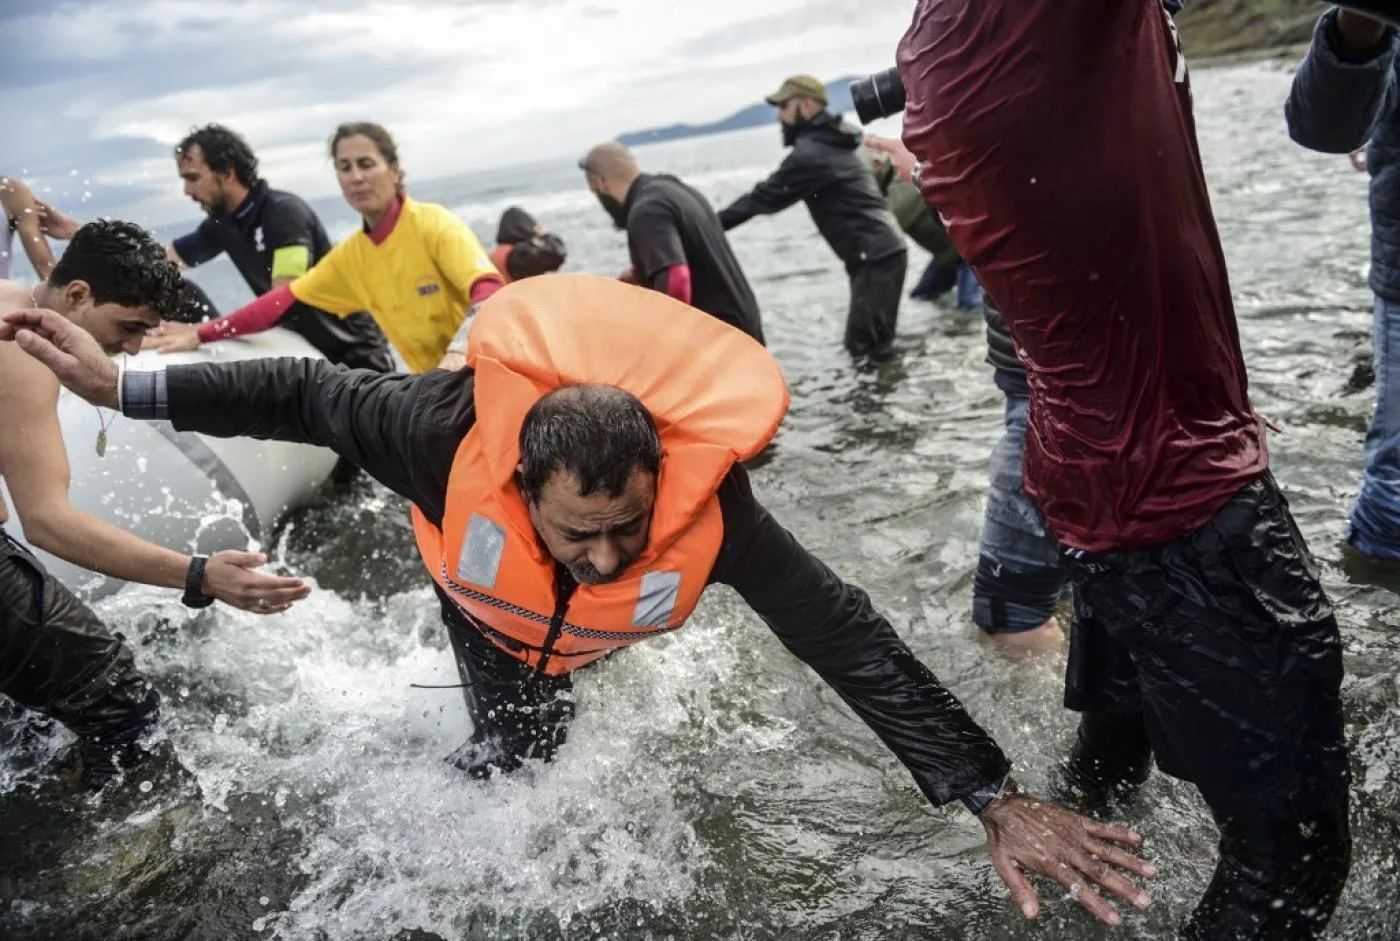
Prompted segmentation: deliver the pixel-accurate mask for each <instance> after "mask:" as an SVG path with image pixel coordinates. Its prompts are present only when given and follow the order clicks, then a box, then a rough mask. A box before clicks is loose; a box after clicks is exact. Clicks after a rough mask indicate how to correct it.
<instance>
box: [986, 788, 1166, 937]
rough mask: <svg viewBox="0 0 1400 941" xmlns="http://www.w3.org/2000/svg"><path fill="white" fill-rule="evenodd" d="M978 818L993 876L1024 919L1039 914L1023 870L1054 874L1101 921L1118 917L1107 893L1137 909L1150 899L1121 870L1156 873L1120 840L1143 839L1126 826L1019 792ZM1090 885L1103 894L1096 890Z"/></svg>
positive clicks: (995, 803)
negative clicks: (993, 872)
mask: <svg viewBox="0 0 1400 941" xmlns="http://www.w3.org/2000/svg"><path fill="white" fill-rule="evenodd" d="M977 819H978V820H980V821H981V822H982V826H983V827H984V828H986V831H987V852H988V853H990V854H991V857H992V865H993V866H994V867H995V868H996V871H997V875H999V876H1001V881H1002V882H1004V883H1006V887H1007V888H1008V889H1010V890H1011V897H1012V898H1013V899H1014V900H1015V902H1016V905H1017V907H1019V908H1020V909H1021V912H1022V914H1024V915H1025V916H1026V917H1027V918H1035V917H1036V916H1037V915H1038V914H1040V903H1039V900H1038V899H1037V897H1036V892H1035V888H1034V887H1033V886H1032V885H1031V883H1030V880H1028V879H1027V878H1026V873H1027V872H1038V873H1040V874H1041V875H1043V876H1048V877H1050V878H1051V879H1054V880H1055V881H1056V882H1058V883H1059V884H1060V885H1062V886H1064V887H1065V890H1066V891H1068V892H1069V895H1070V897H1071V898H1073V899H1074V900H1075V901H1077V902H1078V903H1079V904H1080V905H1082V906H1084V908H1086V909H1088V910H1089V911H1090V912H1092V913H1093V914H1094V915H1095V916H1096V917H1097V918H1098V919H1099V920H1100V921H1103V922H1105V923H1106V924H1110V925H1117V924H1120V923H1121V922H1122V920H1123V917H1122V916H1121V915H1120V914H1118V910H1117V909H1115V908H1114V907H1113V905H1112V904H1111V903H1110V902H1109V901H1108V898H1107V896H1110V895H1111V896H1116V897H1117V898H1120V899H1122V900H1123V901H1125V902H1127V903H1129V904H1131V905H1133V906H1134V907H1136V908H1139V909H1145V908H1147V907H1148V906H1149V905H1151V904H1152V900H1151V899H1150V898H1149V897H1148V895H1147V893H1146V892H1144V891H1143V890H1142V889H1140V888H1138V887H1137V886H1136V885H1134V884H1133V883H1132V882H1130V881H1129V880H1128V879H1127V877H1126V876H1125V875H1124V873H1125V872H1127V873H1132V874H1134V875H1138V876H1143V877H1151V876H1155V875H1156V874H1157V870H1156V868H1155V867H1154V866H1152V865H1151V864H1150V863H1147V862H1145V861H1143V860H1141V859H1139V858H1138V857H1137V856H1134V855H1133V854H1132V853H1130V852H1128V851H1127V850H1125V849H1123V847H1122V845H1119V844H1126V845H1128V846H1137V845H1138V844H1140V843H1141V842H1142V837H1140V836H1138V835H1137V834H1136V833H1134V832H1133V831H1131V830H1128V829H1126V828H1124V827H1116V826H1113V825H1112V824H1106V823H1098V822H1096V821H1093V820H1090V819H1089V818H1087V817H1082V816H1080V815H1079V814H1076V813H1074V812H1073V811H1070V810H1067V809H1065V808H1063V807H1060V806H1059V805H1057V804H1053V803H1051V802H1050V801H1047V800H1044V799H1043V798H1039V797H1035V796H1032V795H1029V794H1018V793H1011V794H1007V795H1006V796H1003V797H999V798H997V799H996V800H995V801H993V802H992V803H991V804H989V805H988V806H987V808H986V809H985V810H983V811H982V813H981V814H980V815H978V818H977ZM1095 886H1097V887H1098V888H1099V889H1102V890H1104V894H1103V895H1101V894H1099V892H1097V891H1095V888H1094V887H1095Z"/></svg>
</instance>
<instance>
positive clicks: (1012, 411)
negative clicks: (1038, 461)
mask: <svg viewBox="0 0 1400 941" xmlns="http://www.w3.org/2000/svg"><path fill="white" fill-rule="evenodd" d="M1029 408H1030V399H1028V398H1025V397H1024V396H1020V395H1015V394H1013V393H1011V392H1007V393H1006V433H1005V434H1003V435H1002V437H1001V440H1000V441H999V442H997V446H996V447H995V448H994V449H992V460H991V472H990V474H989V475H988V476H989V480H988V486H987V513H986V517H985V519H984V520H983V523H982V549H981V553H980V555H979V558H978V560H977V574H976V576H975V577H974V579H973V588H972V620H973V622H974V623H976V625H977V626H978V627H980V628H981V629H982V630H984V631H986V632H987V633H989V634H998V633H1016V632H1019V631H1028V630H1031V629H1033V628H1037V627H1039V626H1040V625H1042V624H1044V623H1045V622H1046V621H1048V620H1049V619H1050V616H1051V615H1053V614H1054V613H1055V606H1056V605H1057V604H1059V601H1060V595H1061V593H1062V592H1063V591H1064V590H1065V586H1066V584H1067V582H1068V578H1069V577H1068V573H1066V571H1065V570H1064V568H1063V567H1062V566H1061V563H1060V544H1059V543H1058V542H1056V541H1055V537H1054V536H1052V535H1050V531H1049V530H1048V529H1047V528H1046V526H1045V521H1044V520H1043V519H1042V518H1041V516H1040V510H1038V509H1036V506H1035V504H1034V503H1032V502H1031V499H1030V497H1028V496H1026V492H1025V490H1024V489H1022V487H1021V454H1022V452H1023V451H1024V449H1025V443H1026V412H1027V411H1028V409H1029Z"/></svg>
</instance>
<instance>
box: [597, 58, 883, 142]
mask: <svg viewBox="0 0 1400 941" xmlns="http://www.w3.org/2000/svg"><path fill="white" fill-rule="evenodd" d="M861 77H862V76H859V75H847V76H844V77H842V78H838V79H836V80H835V81H833V82H828V83H827V85H826V97H827V101H828V102H829V104H828V105H827V110H829V111H832V112H842V111H851V110H852V109H853V106H852V104H851V82H854V81H856V80H857V79H860V78H861ZM777 113H778V109H777V108H775V107H773V106H772V105H770V104H767V103H766V102H763V101H760V102H758V103H757V104H753V105H749V106H748V107H747V108H744V109H743V110H741V111H736V112H734V113H733V114H731V115H730V116H729V117H727V118H721V119H720V120H718V121H711V122H710V123H708V124H668V125H666V126H665V127H653V128H648V129H647V130H645V131H629V132H628V133H626V134H622V135H620V136H619V137H618V141H619V142H620V143H623V144H626V145H627V146H628V147H635V146H637V145H639V144H658V143H660V142H661V141H668V140H680V139H681V138H683V137H703V136H704V135H706V134H718V133H720V132H722V131H735V130H738V129H739V128H743V127H761V126H763V125H765V124H772V123H774V121H775V119H776V115H777Z"/></svg>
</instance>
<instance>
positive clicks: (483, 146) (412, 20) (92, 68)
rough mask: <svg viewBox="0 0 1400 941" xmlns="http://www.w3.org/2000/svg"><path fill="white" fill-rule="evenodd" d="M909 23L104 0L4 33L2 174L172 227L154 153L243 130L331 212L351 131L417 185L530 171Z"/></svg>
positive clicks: (598, 9) (879, 61) (506, 3)
mask: <svg viewBox="0 0 1400 941" xmlns="http://www.w3.org/2000/svg"><path fill="white" fill-rule="evenodd" d="M2 16H3V14H0V17H2ZM908 19H909V9H908V5H907V3H903V2H898V0H867V2H865V3H862V4H858V5H848V4H845V3H838V2H835V0H765V2H764V4H763V5H762V8H761V9H759V8H758V7H757V6H756V5H755V4H754V3H753V2H752V0H705V2H702V3H693V2H679V3H678V2H670V3H668V2H660V3H658V2H651V0H478V2H476V3H470V2H468V3H452V2H446V0H440V2H431V0H419V2H415V3H391V2H352V0H339V2H336V0H331V2H322V3H321V4H320V5H319V6H318V7H316V8H314V9H313V8H311V7H308V6H304V5H301V4H293V3H289V2H273V0H248V2H234V0H202V2H200V3H198V4H194V3H188V2H186V0H128V2H121V3H104V2H100V0H98V2H92V3H88V4H78V5H64V6H62V7H59V8H55V10H54V11H53V12H51V13H43V14H38V15H30V16H26V17H21V18H18V19H14V18H12V19H10V20H8V21H4V20H0V27H3V28H4V29H5V30H6V32H7V34H12V35H23V36H25V37H26V40H27V41H26V43H25V44H24V47H23V52H22V53H21V54H20V60H19V61H18V62H17V63H15V62H12V64H11V65H7V66H4V68H5V70H6V73H7V77H8V73H9V72H10V71H11V70H13V71H14V72H15V74H16V75H17V76H20V75H21V74H22V76H23V77H24V78H27V79H28V80H29V81H28V83H27V84H28V87H24V88H22V90H19V91H14V92H11V93H9V94H8V95H7V96H6V98H7V99H8V100H5V101H3V103H0V124H2V125H3V126H5V127H6V128H7V129H10V130H11V131H18V132H19V133H18V134H17V135H16V136H17V138H18V139H17V140H14V139H13V138H12V140H13V141H14V143H12V144H11V146H9V147H7V151H8V152H7V154H6V159H7V160H9V161H12V162H13V163H12V165H11V166H9V167H7V169H11V170H13V169H16V168H17V167H16V166H14V164H17V165H19V167H32V168H33V171H32V172H35V173H37V174H38V175H40V176H41V177H57V176H58V175H60V174H66V173H67V171H68V168H69V167H71V166H78V167H80V168H81V169H82V171H83V174H84V175H85V176H88V177H91V178H92V179H93V181H94V183H95V184H97V185H99V186H106V187H108V188H109V190H110V192H107V193H105V194H104V193H103V192H99V193H98V194H97V195H98V201H99V202H102V197H103V196H104V195H106V196H109V197H110V202H112V203H114V204H115V205H114V209H115V206H116V205H120V204H121V203H122V202H125V204H126V206H127V207H130V208H131V209H133V210H135V209H138V208H139V215H140V216H142V217H145V218H151V217H154V218H168V217H170V216H171V215H174V214H180V215H183V214H185V213H187V206H186V204H185V203H184V202H183V199H182V197H181V196H180V194H179V191H178V187H177V186H176V184H175V179H174V170H173V164H172V163H171V161H170V160H169V158H168V156H167V157H162V156H160V155H162V154H168V151H169V148H170V146H171V145H173V144H174V143H175V142H176V141H178V139H179V138H180V137H181V136H182V135H183V134H184V132H185V131H186V130H187V129H188V128H189V127H191V126H192V125H195V124H202V123H206V122H209V121H220V122H222V123H226V124H228V125H230V126H232V127H235V128H236V129H238V130H239V131H240V132H242V133H243V134H244V135H245V136H246V137H247V138H248V139H249V140H250V142H251V143H252V144H253V145H254V147H255V149H257V151H258V153H259V157H260V159H261V161H262V163H263V166H264V170H265V172H266V173H267V175H268V176H269V177H271V178H273V179H275V180H276V181H277V182H278V183H279V185H283V186H287V187H289V188H301V189H302V190H303V191H304V192H305V194H306V195H308V196H316V195H318V194H323V193H327V192H330V191H332V190H333V189H334V180H333V177H332V175H331V173H330V170H329V167H328V163H327V161H326V158H325V154H324V142H325V140H326V138H327V137H328V136H329V134H330V131H331V130H332V129H333V127H334V125H335V124H336V123H338V122H339V121H344V120H375V121H379V122H380V123H382V124H384V125H386V126H387V127H388V128H389V129H390V130H391V131H392V132H393V133H394V135H395V137H396V138H397V139H398V141H399V144H400V152H401V154H402V155H403V158H404V162H405V165H406V166H407V168H408V169H409V170H410V172H411V174H412V175H413V176H414V177H415V178H417V179H424V178H428V177H432V176H438V175H443V174H449V173H459V172H463V171H468V170H473V169H480V168H484V167H489V166H493V165H498V164H501V163H505V162H512V161H520V162H531V161H533V160H538V159H543V158H549V157H554V156H560V155H565V154H572V153H577V152H580V151H581V150H582V149H583V148H586V147H587V146H588V145H589V144H591V143H593V142H595V141H597V140H600V139H603V138H606V137H610V136H613V135H614V134H617V133H620V132H622V131H625V130H631V129H636V128H639V127H643V126H647V125H650V124H656V123H671V122H675V121H695V120H706V119H711V118H715V117H718V116H720V115H722V114H725V113H727V112H729V111H731V110H734V109H736V108H739V107H743V106H744V105H746V104H748V103H751V102H752V101H754V100H756V99H757V98H758V97H760V96H761V95H762V94H763V93H764V92H766V91H768V90H769V89H770V87H771V86H775V85H776V84H777V82H778V81H779V80H780V79H781V78H782V76H783V75H784V74H787V73H788V72H792V71H805V72H812V73H814V74H817V75H820V76H823V77H826V78H834V77H835V76H836V75H838V74H846V73H851V72H859V71H869V70H872V69H876V68H883V67H885V66H887V65H889V64H891V63H892V62H893V58H894V48H895V44H896V42H897V41H898V38H899V35H900V34H901V33H902V31H903V29H904V27H905V26H906V25H907V23H908ZM36 77H37V78H36ZM11 84H12V83H11V82H9V81H8V80H7V82H6V85H7V87H8V86H10V85H11ZM55 116H56V117H57V119H56V120H55V119H54V117H55ZM163 176H165V177H167V178H168V183H166V184H164V185H162V177H163ZM44 183H47V184H48V185H50V186H52V185H55V183H56V180H55V179H48V180H41V185H42V184H44ZM126 187H129V189H127V188H126Z"/></svg>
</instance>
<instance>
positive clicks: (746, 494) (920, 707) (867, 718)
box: [713, 469, 1010, 804]
mask: <svg viewBox="0 0 1400 941" xmlns="http://www.w3.org/2000/svg"><path fill="white" fill-rule="evenodd" d="M720 503H721V506H722V508H723V510H724V524H725V539H724V547H723V549H722V550H721V553H720V560H719V562H718V563H717V565H716V568H715V572H714V576H713V580H715V581H720V582H723V583H725V584H728V585H731V586H733V587H734V588H735V589H736V590H737V591H738V592H739V594H740V595H741V596H743V598H744V600H745V601H747V602H748V603H749V605H750V606H751V607H752V608H753V609H754V611H755V612H756V613H757V614H758V615H759V617H761V618H762V619H763V620H764V622H765V623H766V624H767V625H768V626H769V628H771V629H772V631H773V633H775V634H777V635H778V638H779V640H781V641H782V642H783V644H784V646H786V647H787V648H788V650H789V651H791V652H792V653H793V654H794V655H795V656H797V657H798V658H799V659H801V660H802V661H803V662H805V663H806V664H807V665H808V666H810V667H811V668H812V669H813V670H815V671H816V672H817V675H819V676H820V677H821V678H822V679H823V680H825V681H826V682H827V683H828V684H829V685H830V686H831V687H832V688H833V689H834V690H835V691H836V692H837V693H838V694H839V695H840V696H841V698H842V699H843V700H844V701H845V702H846V704H847V705H848V706H850V707H851V709H852V711H854V712H855V713H856V715H858V716H859V717H860V718H861V719H862V720H863V721H864V722H865V723H866V725H868V726H869V727H870V728H871V729H872V730H873V731H874V732H875V734H876V735H877V736H879V738H880V740H881V741H883V742H884V743H885V745H886V746H888V747H889V749H890V750H891V751H892V752H894V753H895V755H896V756H897V757H898V758H899V760H900V761H901V762H903V763H904V765H905V767H906V768H908V769H909V772H910V773H911V774H912V775H913V776H914V780H915V782H916V783H917V784H918V786H919V788H920V789H921V790H922V791H923V792H924V794H925V795H926V796H927V797H928V799H929V800H930V801H932V802H933V803H934V804H944V803H947V802H948V801H950V800H953V799H955V798H958V797H962V796H964V795H967V794H970V793H972V792H973V791H975V790H977V789H978V788H980V787H983V786H985V785H987V784H989V783H990V782H993V781H996V780H998V779H1000V778H1001V776H1003V775H1005V774H1006V773H1007V771H1009V770H1010V763H1009V762H1008V761H1007V759H1006V756H1005V755H1003V754H1002V752H1001V749H1000V748H999V747H998V746H997V744H996V742H994V741H993V740H992V739H991V737H990V736H989V735H988V734H987V733H986V732H985V731H984V730H983V729H982V728H981V727H980V726H978V725H977V723H976V722H974V721H973V720H972V718H971V717H970V716H969V715H968V714H967V711H966V710H965V709H964V708H963V706H962V704H961V703H960V702H958V700H957V698H956V697H955V696H954V695H953V694H952V693H950V692H949V691H948V690H947V689H945V688H944V687H943V686H942V684H940V683H939V682H938V678H937V677H935V676H934V675H933V673H932V672H931V671H930V670H929V669H928V668H927V667H926V666H924V665H923V664H922V663H920V662H919V660H918V659H917V658H916V657H915V656H914V654H913V653H912V652H910V650H909V648H908V647H907V646H905V644H904V642H903V641H902V640H900V639H899V636H898V635H897V634H896V633H895V631H894V628H892V627H891V626H890V624H889V622H888V621H886V620H885V619H884V618H883V617H881V616H880V614H879V613H878V612H876V611H875V609H874V607H873V606H872V605H871V603H870V598H869V597H868V596H867V595H866V594H865V592H863V591H861V590H860V589H859V588H856V587H854V586H852V585H848V584H846V583H845V582H843V581H842V580H841V579H840V578H839V577H838V576H837V575H836V574H835V573H834V572H832V571H831V570H830V569H829V568H827V567H826V566H825V565H823V564H822V563H821V562H820V561H819V560H818V559H816V558H815V557H813V556H812V555H811V554H810V553H808V552H807V551H806V550H805V549H803V548H802V546H801V545H800V544H799V543H798V542H797V540H796V539H794V538H793V536H792V534H791V533H789V532H787V530H785V529H783V528H782V526H780V525H779V524H778V523H777V521H776V520H774V519H773V518H772V517H771V516H769V515H768V512H767V511H766V510H764V509H763V507H761V506H760V505H759V504H758V502H757V501H756V500H754V498H753V494H752V492H751V491H750V490H749V485H748V480H747V476H746V475H745V474H744V472H743V471H742V470H741V469H736V470H735V471H733V472H731V474H730V476H729V478H727V479H726V481H725V482H724V484H723V485H722V487H721V490H720Z"/></svg>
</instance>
